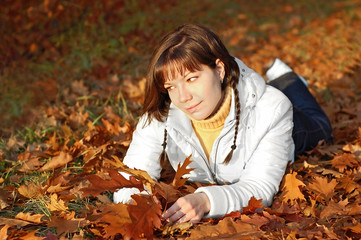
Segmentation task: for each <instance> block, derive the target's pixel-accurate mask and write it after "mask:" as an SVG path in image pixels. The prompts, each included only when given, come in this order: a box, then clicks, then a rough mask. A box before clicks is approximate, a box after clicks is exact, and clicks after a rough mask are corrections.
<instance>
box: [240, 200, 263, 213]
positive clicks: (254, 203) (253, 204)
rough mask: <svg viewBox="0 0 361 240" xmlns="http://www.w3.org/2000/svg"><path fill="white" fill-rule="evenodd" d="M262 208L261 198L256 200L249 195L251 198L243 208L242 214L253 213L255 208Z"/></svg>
mask: <svg viewBox="0 0 361 240" xmlns="http://www.w3.org/2000/svg"><path fill="white" fill-rule="evenodd" d="M262 208H263V204H262V199H259V200H257V199H256V198H255V197H253V196H252V197H251V199H249V201H248V206H247V207H244V208H243V210H242V211H243V213H244V214H248V213H253V212H255V211H256V210H257V209H262Z"/></svg>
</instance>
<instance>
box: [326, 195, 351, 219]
mask: <svg viewBox="0 0 361 240" xmlns="http://www.w3.org/2000/svg"><path fill="white" fill-rule="evenodd" d="M347 204H348V200H347V199H345V200H343V201H339V202H337V203H336V202H335V201H333V200H331V201H330V202H329V204H328V205H327V206H326V207H325V208H324V209H323V210H322V212H321V214H320V218H330V217H335V216H337V215H343V214H345V213H346V212H347V211H348V210H347V209H346V205H347Z"/></svg>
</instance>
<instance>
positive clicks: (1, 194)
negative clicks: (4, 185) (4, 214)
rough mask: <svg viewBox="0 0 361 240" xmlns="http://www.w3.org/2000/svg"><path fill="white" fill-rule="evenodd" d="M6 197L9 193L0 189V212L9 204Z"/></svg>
mask: <svg viewBox="0 0 361 240" xmlns="http://www.w3.org/2000/svg"><path fill="white" fill-rule="evenodd" d="M8 197H9V193H8V192H7V191H4V190H2V189H1V188H0V210H1V209H4V208H6V207H7V206H9V203H8V201H7V199H8Z"/></svg>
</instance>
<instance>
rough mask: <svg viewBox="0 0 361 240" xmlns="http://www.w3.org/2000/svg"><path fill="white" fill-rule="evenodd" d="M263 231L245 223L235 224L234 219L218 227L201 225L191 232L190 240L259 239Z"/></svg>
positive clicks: (222, 222)
mask: <svg viewBox="0 0 361 240" xmlns="http://www.w3.org/2000/svg"><path fill="white" fill-rule="evenodd" d="M261 234H262V231H259V230H258V227H257V226H255V225H253V224H249V223H244V222H234V221H233V220H232V218H229V217H227V218H225V219H223V220H221V221H220V222H219V223H218V224H217V225H199V226H198V227H196V228H195V229H193V230H191V231H190V237H189V238H188V239H189V240H198V239H214V240H216V239H241V238H242V237H252V238H253V239H257V237H260V236H261Z"/></svg>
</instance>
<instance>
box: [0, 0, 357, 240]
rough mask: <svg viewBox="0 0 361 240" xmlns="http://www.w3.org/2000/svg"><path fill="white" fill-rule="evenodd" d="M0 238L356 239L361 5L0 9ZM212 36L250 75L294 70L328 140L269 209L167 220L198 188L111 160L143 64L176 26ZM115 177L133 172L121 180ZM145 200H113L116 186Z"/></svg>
mask: <svg viewBox="0 0 361 240" xmlns="http://www.w3.org/2000/svg"><path fill="white" fill-rule="evenodd" d="M0 19H1V21H0V23H1V25H0V31H1V37H0V57H1V59H0V83H1V87H0V137H1V139H0V239H68V238H71V239H84V238H86V239H121V238H125V239H131V238H133V239H139V238H148V239H152V238H159V239H161V238H164V239H172V238H189V239H202V238H206V239H222V238H227V239H288V240H291V239H359V236H360V234H361V197H360V191H361V185H360V182H361V171H360V170H361V158H360V153H361V147H360V143H361V124H360V122H361V101H360V98H361V91H360V89H361V80H360V75H361V45H360V39H361V2H360V1H356V0H345V1H336V0H327V1H326V0H320V1H311V0H304V1H286V0H282V1H281V0H279V1H276V0H269V1H261V0H253V1H245V0H244V1H241V0H237V1H231V0H224V1H212V0H202V1H196V3H195V1H190V0H186V1H169V0H156V1H146V0H139V1H135V0H134V1H132V0H127V1H125V0H103V1H96V0H79V1H65V0H31V1H22V0H3V1H1V2H0ZM186 22H193V23H200V24H204V25H206V26H209V27H211V28H212V29H214V30H215V31H216V32H217V33H219V35H220V36H221V37H222V39H223V40H224V42H225V44H226V45H227V47H228V48H229V50H230V52H231V53H232V54H233V55H234V56H236V57H239V58H241V59H242V60H244V61H245V63H246V64H247V65H249V66H250V67H251V68H253V69H255V70H256V71H257V72H259V73H260V74H262V75H263V74H264V70H265V67H266V66H267V64H268V63H270V62H271V61H272V60H273V59H274V58H276V57H279V58H281V59H282V60H284V61H285V62H286V63H288V64H289V65H290V66H292V67H293V68H294V70H295V72H296V73H298V74H301V75H303V76H304V77H305V78H306V79H307V80H308V83H309V86H310V89H311V91H312V93H313V94H314V96H315V97H316V98H317V100H318V101H319V103H320V104H321V106H322V108H323V109H324V110H325V112H326V113H327V115H328V116H329V118H330V120H331V123H332V126H333V132H334V136H335V141H334V143H333V144H332V145H330V146H326V145H325V144H324V143H322V142H320V144H319V146H318V147H316V148H315V149H314V150H313V151H310V152H308V153H306V154H305V155H303V156H299V158H298V160H297V161H296V162H295V163H294V164H293V165H291V166H290V167H289V168H288V169H287V172H286V175H285V177H284V179H283V182H282V185H281V187H280V191H279V193H278V194H277V196H275V200H274V203H273V205H272V206H271V207H269V208H262V206H261V204H260V202H261V201H260V200H259V199H251V200H250V203H249V206H248V207H247V208H245V209H243V212H242V213H240V212H235V213H231V214H229V215H228V216H226V217H224V218H222V219H205V220H203V221H202V222H200V223H198V224H194V225H192V224H176V225H169V224H167V223H166V222H162V221H161V219H160V214H161V213H162V211H164V209H166V207H167V206H170V205H171V203H172V202H174V201H175V199H177V198H178V197H179V196H182V195H184V194H187V193H190V192H192V191H194V190H195V188H197V187H198V186H199V184H198V183H193V184H190V183H187V182H186V179H184V178H182V176H183V175H184V174H186V173H187V172H189V171H191V169H187V165H188V164H189V161H191V158H190V159H186V160H185V162H184V163H183V165H181V166H179V169H178V171H177V172H176V173H174V172H170V171H169V172H166V173H165V174H164V178H163V180H162V181H160V182H154V181H153V180H152V179H150V178H149V176H148V175H147V174H146V173H144V172H141V171H136V170H131V169H128V168H127V167H126V166H124V165H123V164H122V158H123V157H124V154H125V152H126V150H127V147H128V146H129V143H130V141H131V134H132V131H133V130H134V127H135V125H136V123H137V120H138V118H139V116H140V110H141V105H142V101H143V98H144V93H143V90H144V76H145V71H146V66H147V61H148V59H149V57H150V54H151V51H152V49H153V47H154V46H155V44H156V43H157V42H158V41H159V38H160V37H161V36H162V35H163V34H164V33H165V32H167V31H169V30H170V29H173V28H174V27H175V26H178V25H180V24H182V23H186ZM118 171H123V172H127V173H130V174H131V175H133V176H134V177H132V178H130V180H126V179H124V178H123V177H122V176H121V175H120V174H119V173H118ZM144 185H145V186H147V187H148V188H149V189H151V190H152V194H151V195H150V196H149V195H140V196H135V197H134V202H133V204H128V205H124V204H113V203H112V201H111V199H112V193H113V192H114V191H115V190H116V189H117V188H118V187H119V186H133V187H138V188H139V189H143V187H144Z"/></svg>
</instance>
